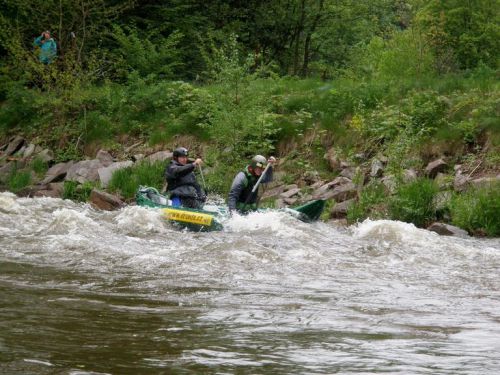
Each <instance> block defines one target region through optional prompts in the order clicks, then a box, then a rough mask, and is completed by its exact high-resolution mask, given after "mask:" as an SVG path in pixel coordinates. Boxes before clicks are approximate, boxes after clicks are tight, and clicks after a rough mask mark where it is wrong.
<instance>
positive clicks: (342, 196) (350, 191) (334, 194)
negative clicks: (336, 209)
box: [322, 182, 358, 202]
mask: <svg viewBox="0 0 500 375" xmlns="http://www.w3.org/2000/svg"><path fill="white" fill-rule="evenodd" d="M357 194H358V189H357V188H356V185H354V184H353V183H352V182H351V183H348V184H345V185H340V186H337V187H336V188H335V189H333V190H332V191H329V192H327V193H325V194H324V195H323V197H322V198H323V199H335V201H336V202H343V201H345V200H348V199H351V198H354V197H356V196H357Z"/></svg>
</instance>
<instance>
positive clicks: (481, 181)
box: [470, 176, 500, 189]
mask: <svg viewBox="0 0 500 375" xmlns="http://www.w3.org/2000/svg"><path fill="white" fill-rule="evenodd" d="M496 183H499V184H500V176H493V177H481V178H476V179H474V180H471V181H470V185H471V186H473V187H475V188H478V189H480V188H487V187H491V186H492V185H494V184H496Z"/></svg>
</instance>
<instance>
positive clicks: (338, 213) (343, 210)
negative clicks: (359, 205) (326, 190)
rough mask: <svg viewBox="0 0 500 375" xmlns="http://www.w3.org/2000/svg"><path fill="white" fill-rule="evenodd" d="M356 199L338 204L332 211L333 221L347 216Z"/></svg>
mask: <svg viewBox="0 0 500 375" xmlns="http://www.w3.org/2000/svg"><path fill="white" fill-rule="evenodd" d="M355 201H356V200H355V199H348V200H346V201H344V202H339V203H336V204H335V205H334V206H333V207H332V209H331V211H330V218H332V219H342V218H344V217H346V216H347V210H348V209H349V207H350V206H351V205H352V204H353V203H354V202H355Z"/></svg>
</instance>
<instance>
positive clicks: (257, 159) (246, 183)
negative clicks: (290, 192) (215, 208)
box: [228, 155, 276, 213]
mask: <svg viewBox="0 0 500 375" xmlns="http://www.w3.org/2000/svg"><path fill="white" fill-rule="evenodd" d="M267 163H269V164H271V165H270V166H269V167H268V168H267V170H266V172H265V175H264V176H263V177H262V180H261V181H260V183H264V184H265V183H268V182H271V181H272V180H273V167H272V165H273V164H274V163H276V159H275V158H274V157H273V156H271V157H270V158H269V160H266V158H265V157H264V156H262V155H256V156H254V157H253V159H252V161H251V162H250V164H249V165H247V166H246V168H245V169H244V170H243V171H241V172H239V173H238V174H237V175H236V177H235V178H234V180H233V184H232V185H231V191H230V192H229V198H228V206H229V212H231V213H232V212H234V211H238V212H239V213H247V212H248V211H254V210H256V209H257V198H258V189H256V191H255V192H252V189H253V188H254V186H255V184H256V183H257V181H258V180H259V178H260V177H261V175H262V173H263V172H264V170H265V168H266V164H267Z"/></svg>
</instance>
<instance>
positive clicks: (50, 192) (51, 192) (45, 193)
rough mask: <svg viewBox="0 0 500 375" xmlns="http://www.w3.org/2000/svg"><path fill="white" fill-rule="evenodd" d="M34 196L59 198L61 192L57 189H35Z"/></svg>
mask: <svg viewBox="0 0 500 375" xmlns="http://www.w3.org/2000/svg"><path fill="white" fill-rule="evenodd" d="M33 196H34V197H49V198H61V197H62V193H61V192H59V191H57V190H37V191H36V192H35V193H34V194H33Z"/></svg>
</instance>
